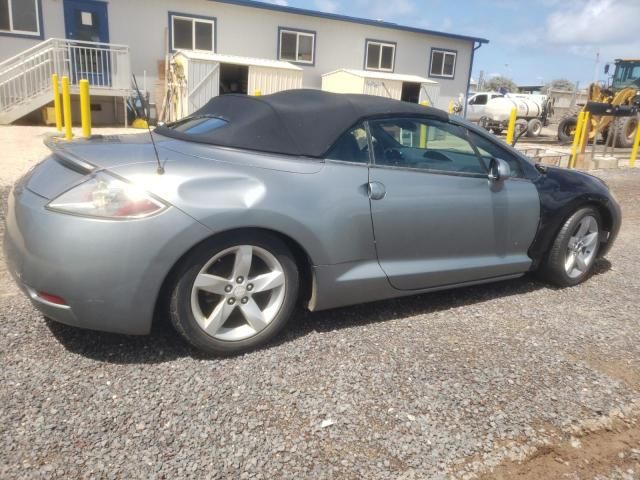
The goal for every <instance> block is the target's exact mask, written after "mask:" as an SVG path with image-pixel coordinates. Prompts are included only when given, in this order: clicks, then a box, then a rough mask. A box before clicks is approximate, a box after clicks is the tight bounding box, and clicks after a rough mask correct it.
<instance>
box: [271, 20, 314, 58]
mask: <svg viewBox="0 0 640 480" xmlns="http://www.w3.org/2000/svg"><path fill="white" fill-rule="evenodd" d="M279 45H280V50H279V52H278V58H279V59H280V60H287V61H290V62H296V63H306V64H309V65H313V63H314V62H315V58H314V57H315V55H314V53H315V46H316V34H315V32H303V31H299V30H287V29H280V40H279Z"/></svg>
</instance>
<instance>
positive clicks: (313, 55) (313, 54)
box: [277, 27, 318, 67]
mask: <svg viewBox="0 0 640 480" xmlns="http://www.w3.org/2000/svg"><path fill="white" fill-rule="evenodd" d="M283 33H290V34H295V36H296V59H295V60H290V59H288V58H283V57H282V34H283ZM301 35H303V36H307V37H311V61H308V60H298V55H299V53H300V36H301ZM317 36H318V33H317V32H315V31H314V30H302V29H300V28H290V27H278V47H277V48H278V51H277V54H278V60H281V61H283V62H289V63H293V64H299V65H307V66H312V67H313V66H315V64H316V40H317Z"/></svg>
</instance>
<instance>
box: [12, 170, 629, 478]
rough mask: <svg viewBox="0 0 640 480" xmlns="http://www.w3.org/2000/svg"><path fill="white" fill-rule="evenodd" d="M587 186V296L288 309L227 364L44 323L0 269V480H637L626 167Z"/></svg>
mask: <svg viewBox="0 0 640 480" xmlns="http://www.w3.org/2000/svg"><path fill="white" fill-rule="evenodd" d="M599 175H601V176H602V177H603V178H605V180H606V181H607V182H608V183H609V184H610V185H611V187H612V188H613V190H614V191H615V192H616V195H617V196H618V198H619V200H620V201H621V203H622V205H623V210H624V225H623V230H622V232H621V234H620V237H619V240H618V242H617V244H616V247H615V248H614V250H613V251H612V252H611V254H610V255H609V257H608V259H605V260H601V261H600V262H599V263H598V265H597V273H596V275H594V277H593V278H592V279H591V280H590V281H588V282H587V283H585V284H583V285H580V286H578V287H575V288H571V289H564V290H561V289H553V288H550V287H548V286H547V285H545V284H543V283H539V282H537V281H536V280H534V279H532V278H529V277H526V278H523V279H520V280H517V281H510V282H506V283H500V284H494V285H488V286H479V287H473V288H466V289H461V290H457V291H450V292H442V293H434V294H428V295H421V296H417V297H412V298H407V299H401V300H392V301H384V302H378V303H373V304H368V305H362V306H357V307H352V308H344V309H339V310H333V311H328V312H320V313H315V314H301V315H300V316H299V317H298V318H296V319H295V321H294V322H293V324H292V325H291V326H290V328H289V329H288V331H287V332H286V333H285V334H284V335H283V336H282V337H281V338H280V339H279V340H278V341H276V342H275V343H274V344H273V345H272V346H271V347H269V348H265V349H263V350H260V351H257V352H253V353H250V354H246V355H243V356H239V357H235V358H227V359H217V358H208V357H205V356H202V355H201V354H199V353H198V352H196V351H194V350H192V349H190V348H189V347H187V346H186V345H185V344H184V343H183V342H182V341H181V340H180V339H179V338H178V337H177V336H176V335H175V334H174V333H173V332H172V331H171V329H170V328H169V327H168V326H165V325H162V324H161V325H158V326H157V328H156V329H155V331H154V333H153V335H151V336H149V337H125V336H117V335H109V334H103V333H96V332H87V331H82V330H78V329H73V328H69V327H64V326H62V325H58V324H54V323H48V322H46V321H45V320H43V318H42V317H41V316H40V315H39V314H38V313H37V312H36V311H35V310H34V309H33V308H32V307H31V306H30V304H29V302H28V301H27V300H26V299H25V298H23V297H22V296H21V295H20V294H18V292H17V290H16V288H15V287H14V286H13V285H12V282H11V281H10V279H9V278H8V276H7V273H6V269H5V268H4V265H2V267H0V359H1V366H2V368H1V370H0V478H94V477H95V478H126V477H130V478H142V477H144V478H171V479H174V478H186V477H200V478H203V477H204V478H264V479H271V478H292V479H293V478H295V479H299V478H367V479H372V478H403V479H423V478H425V479H426V478H429V479H433V478H435V479H438V478H475V477H477V476H480V477H482V476H485V478H512V477H513V476H515V473H513V472H516V470H514V469H519V468H524V469H525V470H526V471H528V472H529V474H533V475H534V476H530V477H526V478H556V477H554V475H555V473H548V474H546V475H545V476H542V475H541V474H540V472H543V471H547V470H543V469H542V467H541V466H540V465H538V463H539V462H540V461H541V459H542V460H544V459H545V458H546V457H549V459H548V462H547V463H546V468H551V467H553V465H554V464H557V466H558V468H560V467H562V468H563V469H566V472H564V471H563V475H564V474H565V473H566V475H567V476H565V477H563V478H576V479H582V478H598V479H618V478H620V479H636V478H640V450H639V449H640V434H638V433H639V432H640V430H639V428H640V427H639V426H638V423H637V420H638V419H639V418H640V417H638V414H639V413H640V328H639V324H640V307H639V306H638V301H639V299H640V264H639V263H638V258H639V255H640V244H639V243H638V241H637V238H638V236H640V202H638V198H640V169H638V170H635V171H631V170H619V171H609V172H603V173H599ZM7 193H8V188H6V187H4V188H2V200H1V205H2V209H1V211H0V214H1V215H4V214H3V212H4V205H5V200H6V195H7ZM0 228H1V227H0ZM1 263H3V262H1ZM1 263H0V264H1ZM600 435H621V437H619V438H618V437H616V439H615V440H616V442H617V443H615V442H614V439H612V438H613V437H612V438H609V437H599V436H600ZM599 441H600V442H601V443H602V444H605V445H618V444H619V447H616V448H613V447H611V448H612V449H613V450H612V452H610V453H611V459H610V460H609V461H607V462H603V461H600V462H591V463H589V464H584V465H582V463H584V461H585V460H587V461H588V459H590V458H592V457H593V458H596V459H598V458H599V456H600V457H601V456H602V449H599V448H597V447H596V446H597V445H598V442H599ZM562 445H565V446H566V445H570V448H569V447H566V448H567V449H568V450H567V451H573V452H574V453H573V457H571V456H570V455H569V453H562V452H565V451H564V450H561V448H564V447H562ZM592 447H593V448H592ZM558 452H560V453H558ZM582 452H584V455H583V454H582ZM586 455H590V456H589V457H588V458H587V457H586ZM574 457H575V459H574ZM520 460H524V463H523V464H520V463H518V461H520ZM600 460H602V459H601V458H600ZM533 462H538V463H533ZM581 462H582V463H581ZM579 463H580V465H582V467H584V468H583V469H582V470H581V469H580V468H578V467H579V465H578V464H579ZM585 465H588V466H587V467H585ZM494 466H495V467H497V468H496V470H495V471H493V473H492V468H493V467H494ZM596 467H597V468H596ZM549 471H551V470H549ZM553 471H555V472H556V473H557V470H553ZM532 472H533V473H532ZM558 475H560V474H558ZM522 478H525V477H522Z"/></svg>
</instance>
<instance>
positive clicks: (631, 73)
mask: <svg viewBox="0 0 640 480" xmlns="http://www.w3.org/2000/svg"><path fill="white" fill-rule="evenodd" d="M614 65H615V70H614V73H613V77H612V78H611V79H610V82H608V86H607V87H604V86H601V85H599V84H597V83H592V84H591V85H590V86H589V98H588V101H589V102H595V103H600V104H607V105H610V106H611V107H619V109H626V110H627V111H628V113H629V114H628V115H627V116H615V117H614V116H603V115H592V116H591V127H592V128H591V129H590V138H591V139H593V137H594V136H595V135H597V134H601V135H602V137H603V138H604V139H605V140H607V141H608V142H611V143H613V142H614V141H615V146H616V147H626V148H629V147H631V146H632V145H633V139H634V136H635V133H636V130H637V129H638V116H637V115H636V114H635V113H634V107H635V109H637V108H639V107H640V59H617V60H615V62H614ZM604 72H605V74H608V73H609V65H608V64H607V65H606V66H605V70H604ZM625 107H628V108H625ZM577 121H578V116H577V113H574V114H572V115H569V116H567V117H565V118H563V119H562V121H561V122H560V124H559V125H558V140H560V141H561V142H563V143H569V142H571V141H572V140H573V135H574V133H575V130H576V124H577ZM610 135H615V139H613V138H609V136H610Z"/></svg>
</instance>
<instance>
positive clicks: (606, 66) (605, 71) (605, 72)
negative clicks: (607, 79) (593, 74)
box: [604, 63, 609, 75]
mask: <svg viewBox="0 0 640 480" xmlns="http://www.w3.org/2000/svg"><path fill="white" fill-rule="evenodd" d="M608 73H609V64H608V63H607V64H606V65H605V66H604V74H605V75H607V74H608Z"/></svg>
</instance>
